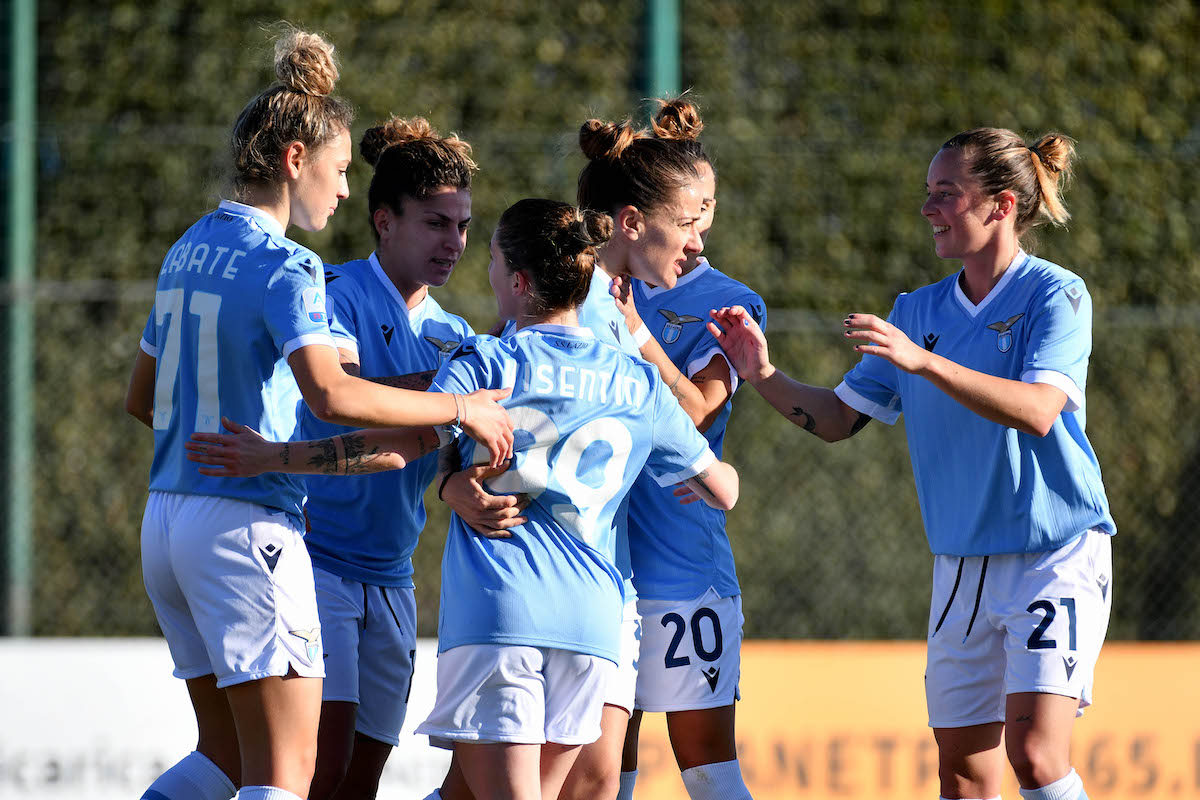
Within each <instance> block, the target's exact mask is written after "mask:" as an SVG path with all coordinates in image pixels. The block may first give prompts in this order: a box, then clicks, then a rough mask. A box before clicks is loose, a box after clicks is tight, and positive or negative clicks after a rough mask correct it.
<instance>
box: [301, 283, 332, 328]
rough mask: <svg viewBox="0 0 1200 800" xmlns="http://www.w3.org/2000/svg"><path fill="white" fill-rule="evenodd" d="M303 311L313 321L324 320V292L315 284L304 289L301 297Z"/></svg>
mask: <svg viewBox="0 0 1200 800" xmlns="http://www.w3.org/2000/svg"><path fill="white" fill-rule="evenodd" d="M301 300H302V302H303V303H304V313H306V314H308V318H309V319H310V320H312V321H313V322H325V319H326V317H325V292H324V291H323V290H321V289H318V288H317V287H315V286H312V287H309V288H307V289H305V290H304V293H303V295H302V297H301Z"/></svg>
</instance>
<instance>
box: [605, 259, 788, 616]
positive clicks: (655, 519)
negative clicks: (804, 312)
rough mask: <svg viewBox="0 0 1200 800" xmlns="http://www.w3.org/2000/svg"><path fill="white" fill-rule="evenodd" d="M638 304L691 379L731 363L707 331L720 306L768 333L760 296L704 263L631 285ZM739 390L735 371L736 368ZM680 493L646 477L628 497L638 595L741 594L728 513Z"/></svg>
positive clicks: (721, 417) (717, 445)
mask: <svg viewBox="0 0 1200 800" xmlns="http://www.w3.org/2000/svg"><path fill="white" fill-rule="evenodd" d="M633 294H634V302H635V303H636V305H637V309H638V314H639V316H641V318H642V321H643V322H644V323H645V324H646V325H647V326H648V327H649V329H650V332H651V334H652V335H653V336H654V338H655V339H656V340H658V343H659V344H661V345H662V348H663V350H664V351H666V354H667V356H668V357H669V358H670V359H671V363H673V364H674V365H675V366H676V367H678V368H679V369H680V371H682V372H683V373H684V374H685V375H686V376H687V377H688V379H691V378H692V376H694V375H695V374H696V373H697V372H699V371H700V370H702V369H704V368H705V367H707V366H708V365H709V363H710V362H711V361H712V359H713V358H714V357H717V358H721V359H722V360H725V361H726V362H728V359H726V358H725V354H724V352H723V351H722V350H721V347H720V345H718V344H717V340H716V339H714V338H713V337H712V335H711V334H710V333H709V332H708V329H707V328H706V327H705V324H706V323H707V322H708V320H709V315H708V312H709V311H710V310H712V309H714V308H722V307H724V306H732V305H735V304H736V305H741V306H743V307H745V309H746V310H747V311H748V312H750V315H751V316H753V317H754V319H755V321H756V322H758V324H759V325H761V326H763V327H764V328H765V327H766V308H765V306H764V304H763V301H762V298H761V297H759V296H758V295H757V294H755V293H754V292H753V291H751V290H750V289H748V288H747V287H746V286H745V285H744V284H742V283H739V282H738V281H735V280H734V279H733V278H730V277H728V276H726V275H724V274H722V273H720V272H718V271H717V270H715V269H713V267H712V266H711V265H710V264H709V263H708V261H707V260H706V259H703V258H701V259H700V263H699V265H698V266H697V267H696V268H695V269H693V270H692V271H691V272H689V273H687V274H686V275H684V276H682V277H680V279H679V282H678V283H676V284H675V288H673V289H667V288H665V287H657V288H655V287H650V286H647V285H646V284H644V283H642V282H641V281H634V283H633ZM729 371H730V377H731V378H732V379H733V382H732V385H733V388H734V390H736V389H737V385H738V379H737V372H736V371H735V370H734V369H733V366H732V365H730V368H729ZM732 408H733V398H732V397H731V398H730V399H729V401H727V402H726V403H725V406H724V407H723V408H722V409H721V412H720V414H718V415H717V418H716V420H714V421H713V424H712V426H711V427H709V429H708V430H707V431H705V433H704V438H705V439H707V440H708V444H709V447H711V448H712V451H713V453H715V454H716V456H717V458H720V457H721V450H722V448H723V446H724V444H725V426H726V423H727V422H728V421H729V412H730V411H731V410H732ZM673 491H674V487H671V486H665V487H664V486H659V484H658V482H657V481H655V480H654V479H653V477H652V476H650V475H649V474H647V473H642V475H641V477H639V478H638V479H637V481H636V482H635V483H634V484H633V489H632V490H630V492H629V555H630V558H631V560H632V562H633V583H634V585H635V586H636V587H637V593H638V597H641V598H646V599H650V600H690V599H692V598H694V597H699V596H700V595H702V594H704V593H705V592H706V591H708V589H709V588H710V587H711V588H713V589H715V590H716V592H717V595H718V596H720V597H732V596H734V595H737V594H741V589H739V588H738V580H737V571H736V570H735V568H734V563H733V551H732V550H731V549H730V547H729V537H728V536H727V535H726V534H725V512H724V511H721V510H719V509H716V508H711V507H709V506H708V505H706V504H704V503H690V504H689V505H686V506H685V505H680V504H679V498H678V497H675V496H674V494H673Z"/></svg>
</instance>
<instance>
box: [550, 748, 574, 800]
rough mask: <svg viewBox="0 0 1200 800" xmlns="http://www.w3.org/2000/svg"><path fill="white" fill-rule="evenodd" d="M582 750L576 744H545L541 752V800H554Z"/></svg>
mask: <svg viewBox="0 0 1200 800" xmlns="http://www.w3.org/2000/svg"><path fill="white" fill-rule="evenodd" d="M582 749H583V748H582V747H580V746H579V745H577V744H555V743H554V742H546V743H545V744H544V745H542V752H541V778H542V787H541V788H542V800H556V799H557V798H558V796H559V792H560V791H561V790H562V786H563V781H565V780H566V779H567V774H568V773H569V772H570V771H571V766H572V765H573V764H574V763H575V759H576V758H577V757H578V756H579V751H580V750H582Z"/></svg>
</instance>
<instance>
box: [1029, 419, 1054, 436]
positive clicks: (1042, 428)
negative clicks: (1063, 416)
mask: <svg viewBox="0 0 1200 800" xmlns="http://www.w3.org/2000/svg"><path fill="white" fill-rule="evenodd" d="M1056 419H1058V417H1057V415H1056V416H1054V417H1051V418H1049V419H1035V420H1033V421H1032V422H1030V423H1027V424H1026V425H1025V427H1024V431H1023V432H1024V433H1028V434H1029V435H1031V436H1036V437H1038V438H1039V439H1045V438H1046V437H1047V436H1049V435H1050V431H1052V430H1053V429H1054V421H1055V420H1056Z"/></svg>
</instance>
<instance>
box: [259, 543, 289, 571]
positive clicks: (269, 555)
mask: <svg viewBox="0 0 1200 800" xmlns="http://www.w3.org/2000/svg"><path fill="white" fill-rule="evenodd" d="M258 552H260V553H262V557H263V560H264V561H266V562H267V569H269V570H271V572H274V571H275V565H276V564H278V563H279V555H280V554H281V553H282V552H283V548H282V547H280V546H279V545H277V544H269V545H267V546H266V547H260V548H258Z"/></svg>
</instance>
